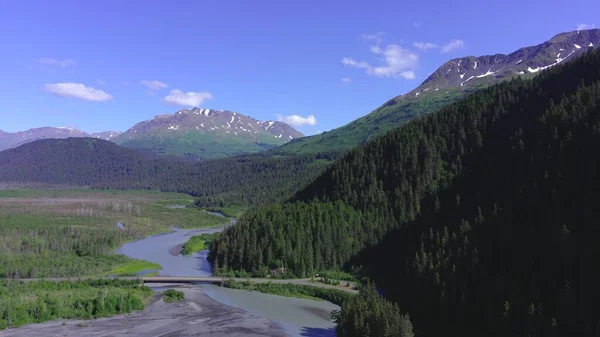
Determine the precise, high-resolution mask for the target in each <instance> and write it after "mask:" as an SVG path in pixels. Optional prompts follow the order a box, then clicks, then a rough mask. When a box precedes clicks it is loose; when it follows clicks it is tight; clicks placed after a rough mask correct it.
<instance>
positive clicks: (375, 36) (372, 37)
mask: <svg viewBox="0 0 600 337" xmlns="http://www.w3.org/2000/svg"><path fill="white" fill-rule="evenodd" d="M383 34H385V32H382V31H379V32H377V33H374V34H361V35H360V38H361V39H363V40H365V41H375V42H377V43H379V41H381V37H382V36H383Z"/></svg>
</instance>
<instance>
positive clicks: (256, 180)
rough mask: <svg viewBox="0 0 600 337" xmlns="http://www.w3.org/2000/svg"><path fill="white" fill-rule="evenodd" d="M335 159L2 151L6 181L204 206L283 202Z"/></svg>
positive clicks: (87, 146) (62, 148)
mask: <svg viewBox="0 0 600 337" xmlns="http://www.w3.org/2000/svg"><path fill="white" fill-rule="evenodd" d="M334 158H335V155H330V154H319V155H305V156H293V157H286V156H274V157H271V156H267V155H253V156H246V157H237V158H225V159H218V160H206V161H199V162H191V161H186V160H183V159H178V158H156V159H149V158H146V157H144V156H142V155H141V154H139V153H137V152H136V151H133V150H130V149H126V148H122V147H119V146H118V145H116V144H113V143H111V142H108V141H103V140H100V139H92V138H69V139H46V140H40V141H35V142H32V143H28V144H25V145H22V146H20V147H18V148H15V149H10V150H6V151H3V152H0V181H2V182H18V183H31V182H36V183H51V184H64V185H71V186H90V187H92V188H112V189H153V190H154V189H157V190H161V191H168V192H182V193H189V194H192V195H194V196H197V197H198V201H197V203H198V205H199V206H202V207H213V206H215V207H224V206H250V205H256V204H259V203H265V202H275V201H282V200H285V199H287V198H289V197H291V196H292V195H293V194H294V193H295V192H296V191H297V190H298V189H300V188H301V187H302V186H305V185H306V184H308V183H309V182H310V181H311V180H312V179H314V178H315V177H316V176H317V175H318V174H320V173H321V172H323V170H324V169H325V168H326V167H327V164H328V163H329V162H330V160H332V159H334Z"/></svg>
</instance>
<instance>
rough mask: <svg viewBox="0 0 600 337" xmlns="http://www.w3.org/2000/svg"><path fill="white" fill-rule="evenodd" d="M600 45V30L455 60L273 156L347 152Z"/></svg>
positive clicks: (283, 148) (555, 37)
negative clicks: (376, 104) (354, 117)
mask: <svg viewBox="0 0 600 337" xmlns="http://www.w3.org/2000/svg"><path fill="white" fill-rule="evenodd" d="M597 46H600V29H591V30H581V31H573V32H568V33H561V34H558V35H556V36H554V37H553V38H551V39H550V40H548V41H546V42H543V43H541V44H539V45H537V46H531V47H524V48H521V49H518V50H516V51H515V52H513V53H510V54H508V55H504V54H495V55H486V56H480V57H475V56H466V57H461V58H456V59H452V60H450V61H448V62H446V63H444V64H443V65H442V66H441V67H439V68H438V69H437V70H436V71H435V72H433V73H432V74H431V75H430V76H429V77H428V78H427V79H426V80H425V81H424V82H423V83H422V84H421V85H419V86H418V87H417V88H415V89H414V90H412V91H410V92H408V93H406V94H403V95H400V96H397V97H394V98H392V99H390V100H389V101H387V102H386V103H385V104H383V105H382V106H380V107H379V108H377V109H376V110H374V111H373V112H371V113H369V114H368V115H366V116H364V117H361V118H359V119H357V120H355V121H353V122H351V123H349V124H347V125H345V126H342V127H340V128H337V129H334V130H332V131H329V132H324V133H322V134H319V135H315V136H310V137H305V138H302V139H298V140H294V141H291V142H290V143H288V144H286V145H284V146H282V147H280V148H278V149H276V150H274V152H275V153H282V154H294V153H319V152H328V151H337V152H343V151H345V150H347V149H349V148H352V147H355V146H358V145H360V144H362V143H364V142H365V141H367V140H369V139H371V138H373V137H376V136H377V135H380V134H382V133H384V132H386V131H389V130H391V129H393V128H396V127H398V126H401V125H403V124H404V123H406V122H408V121H409V120H411V119H413V118H415V117H418V116H420V115H423V114H426V113H430V112H434V111H436V110H437V109H439V108H441V107H442V106H444V105H446V104H448V103H451V102H454V101H456V100H457V99H459V98H460V97H463V96H465V95H467V94H469V93H472V92H474V91H477V90H479V89H481V88H484V87H487V86H490V85H493V84H496V83H499V82H501V81H504V80H509V79H511V78H515V77H518V76H523V77H525V78H527V77H531V76H535V75H536V74H538V73H539V72H541V71H544V70H546V69H550V68H552V67H553V66H556V65H557V64H561V63H564V62H569V61H570V60H573V59H575V58H577V57H578V56H580V55H582V54H583V53H586V52H587V51H588V50H589V49H590V48H594V47H597Z"/></svg>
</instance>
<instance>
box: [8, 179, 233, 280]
mask: <svg viewBox="0 0 600 337" xmlns="http://www.w3.org/2000/svg"><path fill="white" fill-rule="evenodd" d="M194 201H195V200H194V198H193V197H190V196H189V195H185V194H178V193H161V192H154V191H105V190H83V189H81V190H35V189H18V190H0V278H41V277H68V276H88V275H91V276H103V275H132V274H135V273H136V272H138V271H141V270H147V269H157V270H158V269H161V267H160V266H158V265H155V264H151V263H150V262H147V261H139V260H133V259H129V258H127V257H125V256H122V255H118V254H115V253H114V251H115V249H116V248H118V247H119V246H120V245H122V244H123V243H125V242H127V241H131V240H136V239H140V238H143V237H145V236H148V235H151V234H156V233H160V232H164V231H167V230H169V229H170V228H171V227H179V228H200V227H214V226H220V225H223V224H226V223H229V220H228V219H224V218H221V217H217V216H214V215H210V214H208V213H206V212H205V211H204V210H202V209H199V208H197V207H195V206H194ZM119 223H121V224H122V225H123V226H122V228H121V227H119V226H118V225H117V224H119Z"/></svg>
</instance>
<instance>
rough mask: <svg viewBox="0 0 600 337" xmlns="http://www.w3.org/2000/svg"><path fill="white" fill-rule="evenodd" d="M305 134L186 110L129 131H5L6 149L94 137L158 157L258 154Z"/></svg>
mask: <svg viewBox="0 0 600 337" xmlns="http://www.w3.org/2000/svg"><path fill="white" fill-rule="evenodd" d="M303 136H304V135H303V134H302V133H300V132H298V131H296V130H295V129H294V128H292V127H291V126H289V125H287V124H285V123H282V122H278V121H259V120H256V119H254V118H252V117H248V116H245V115H242V114H239V113H236V112H231V111H227V110H213V109H199V108H193V109H189V110H187V109H184V110H180V111H177V112H176V113H175V114H172V115H171V114H166V115H159V116H156V117H154V118H152V119H150V120H147V121H143V122H140V123H137V124H136V125H134V126H133V127H132V128H130V129H129V130H127V131H126V132H124V133H121V132H117V131H106V132H98V133H87V132H85V131H82V130H78V129H74V128H67V127H41V128H35V129H30V130H27V131H21V132H15V133H9V132H4V131H1V130H0V151H2V150H6V149H10V148H13V147H17V146H20V145H23V144H26V143H29V142H32V141H36V140H40V139H64V138H72V137H90V138H98V139H103V140H108V141H112V142H115V143H117V144H119V145H122V146H125V147H128V148H132V149H135V150H138V151H140V152H143V153H148V154H152V155H164V154H167V155H179V156H186V157H192V158H219V157H227V156H234V155H240V154H247V153H255V152H260V151H264V150H268V149H271V148H274V147H277V146H280V145H282V144H284V143H286V142H287V141H290V140H292V139H295V138H300V137H303Z"/></svg>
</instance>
